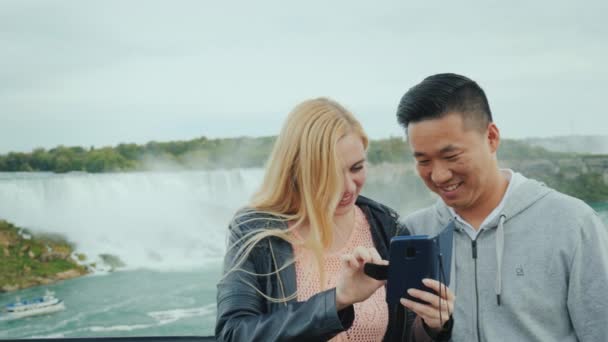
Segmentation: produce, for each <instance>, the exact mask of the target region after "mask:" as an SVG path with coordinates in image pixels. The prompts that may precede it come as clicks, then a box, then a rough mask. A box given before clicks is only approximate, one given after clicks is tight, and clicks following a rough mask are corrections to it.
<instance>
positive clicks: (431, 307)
mask: <svg viewBox="0 0 608 342" xmlns="http://www.w3.org/2000/svg"><path fill="white" fill-rule="evenodd" d="M422 282H423V283H424V285H425V286H426V287H428V288H430V289H431V290H433V291H435V293H431V292H426V291H420V290H417V289H409V290H407V293H408V294H409V295H410V296H412V297H416V298H418V299H420V300H422V301H424V302H427V303H428V304H420V303H417V302H414V301H411V300H407V299H405V298H401V304H403V306H405V307H406V308H408V309H410V310H412V311H413V312H415V313H416V315H418V316H420V318H422V320H423V321H424V323H426V325H428V326H429V327H430V328H432V329H435V330H440V329H441V328H442V327H443V325H444V324H445V322H447V321H448V320H449V319H450V315H451V314H452V312H454V298H455V296H454V293H453V292H452V290H450V289H449V288H448V287H447V286H445V285H444V284H442V283H440V282H438V281H436V280H433V279H424V280H422ZM440 288H441V291H440V290H439V289H440ZM438 294H439V295H438ZM440 302H441V305H439V304H440Z"/></svg>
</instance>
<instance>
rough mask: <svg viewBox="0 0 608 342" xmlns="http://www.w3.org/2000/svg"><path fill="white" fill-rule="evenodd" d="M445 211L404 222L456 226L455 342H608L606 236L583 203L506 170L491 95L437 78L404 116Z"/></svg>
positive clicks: (420, 166)
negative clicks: (500, 164) (501, 162)
mask: <svg viewBox="0 0 608 342" xmlns="http://www.w3.org/2000/svg"><path fill="white" fill-rule="evenodd" d="M397 118H398V121H399V123H400V124H401V125H402V126H403V127H404V128H405V131H406V135H407V139H408V142H409V144H410V147H411V150H412V153H413V156H414V158H415V162H416V169H417V171H418V174H419V176H420V177H421V178H422V180H423V181H424V183H425V184H426V186H427V187H428V188H429V189H430V190H431V191H433V192H435V193H436V194H437V195H439V197H440V198H439V199H438V201H437V203H436V204H435V205H434V206H432V207H429V208H425V209H422V210H420V211H418V212H415V213H413V214H411V215H409V216H408V217H406V218H405V225H406V227H407V228H408V229H409V230H410V231H411V232H412V233H413V234H436V233H437V232H439V231H440V230H441V229H443V227H445V226H446V225H447V224H448V223H449V222H450V221H455V225H456V231H455V234H454V257H453V258H452V259H453V260H454V262H453V265H452V267H454V272H452V274H453V277H452V279H451V282H450V287H451V288H452V289H453V290H454V292H455V293H456V307H455V312H454V316H453V317H454V330H453V333H452V336H453V340H454V341H604V340H605V339H606V336H608V324H606V322H607V319H608V296H607V295H606V290H607V289H608V232H607V230H606V228H605V227H604V226H603V225H602V223H601V221H600V219H599V217H598V216H597V214H596V213H595V212H594V211H593V209H591V208H590V207H589V206H588V205H586V204H585V203H584V202H582V201H580V200H578V199H575V198H573V197H569V196H567V195H564V194H562V193H559V192H557V191H555V190H553V189H550V188H548V187H546V186H544V185H543V184H541V183H539V182H537V181H535V180H532V179H528V178H526V177H524V176H523V175H522V174H520V173H517V172H514V171H512V170H509V169H500V168H499V167H498V161H497V159H496V151H497V150H498V147H499V145H500V131H499V129H498V127H497V126H496V124H495V123H494V122H493V121H492V114H491V111H490V106H489V104H488V100H487V98H486V95H485V93H484V91H483V90H482V89H481V88H480V87H479V86H478V85H477V83H475V82H474V81H472V80H470V79H469V78H467V77H464V76H460V75H456V74H438V75H433V76H430V77H427V78H426V79H424V80H423V81H422V82H421V83H419V84H417V85H416V86H414V87H413V88H411V89H410V90H408V91H407V93H405V95H404V96H403V97H402V99H401V102H400V103H399V108H398V110H397Z"/></svg>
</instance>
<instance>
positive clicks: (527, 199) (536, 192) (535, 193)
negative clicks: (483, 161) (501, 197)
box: [435, 178, 554, 229]
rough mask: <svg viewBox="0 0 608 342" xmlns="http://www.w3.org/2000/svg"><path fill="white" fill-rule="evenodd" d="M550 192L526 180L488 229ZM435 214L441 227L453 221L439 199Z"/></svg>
mask: <svg viewBox="0 0 608 342" xmlns="http://www.w3.org/2000/svg"><path fill="white" fill-rule="evenodd" d="M552 191H554V190H553V189H550V188H548V187H546V186H545V184H544V183H541V182H538V181H536V180H533V179H529V178H526V180H525V181H524V182H523V183H522V184H521V185H519V186H518V187H517V188H515V189H513V192H512V193H510V194H509V197H508V198H507V199H506V201H505V206H504V208H503V209H502V212H501V213H500V215H498V216H497V217H496V218H495V219H494V220H492V221H491V222H490V224H489V227H490V229H491V228H496V227H497V226H498V223H499V221H500V217H501V216H504V217H505V218H504V222H507V221H508V220H509V219H510V218H513V217H515V216H517V215H518V214H520V213H521V212H523V211H524V210H525V209H527V208H528V207H530V206H531V205H533V204H534V203H536V202H537V201H539V200H540V199H541V198H543V197H545V196H547V195H548V194H549V193H551V192H552ZM435 212H436V214H437V217H438V219H439V221H440V222H441V223H442V224H443V225H447V224H448V223H449V222H450V221H451V220H453V219H454V217H452V214H451V213H450V210H449V209H448V207H447V206H446V205H445V203H444V202H443V201H442V200H441V199H438V200H437V201H436V202H435Z"/></svg>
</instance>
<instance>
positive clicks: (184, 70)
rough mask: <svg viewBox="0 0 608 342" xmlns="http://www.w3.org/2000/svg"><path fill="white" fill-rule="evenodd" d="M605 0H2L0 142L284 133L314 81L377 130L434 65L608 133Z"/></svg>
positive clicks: (513, 130)
mask: <svg viewBox="0 0 608 342" xmlns="http://www.w3.org/2000/svg"><path fill="white" fill-rule="evenodd" d="M607 10H608V2H606V1H580V2H574V1H568V2H562V1H548V0H542V1H534V2H532V3H529V2H528V1H475V2H464V1H459V2H455V1H425V2H424V3H421V2H408V1H403V0H400V1H374V2H372V1H352V0H351V1H318V0H308V1H302V2H299V3H291V2H287V1H274V2H270V1H260V0H258V1H240V2H236V1H225V2H215V1H214V2H212V1H168V0H167V1H109V0H104V1H80V0H75V1H46V0H45V1H22V0H14V1H13V0H3V1H1V2H0V44H1V45H0V46H1V48H0V65H1V67H0V153H5V152H8V151H29V150H31V149H33V148H35V147H45V148H50V147H54V146H57V145H59V144H63V145H81V146H91V145H95V146H105V145H115V144H118V143H120V142H136V143H145V142H147V141H150V140H157V141H165V140H181V139H192V138H195V137H198V136H201V135H205V136H208V137H228V136H241V135H249V136H260V135H274V134H277V132H278V130H279V128H280V126H281V124H282V121H283V119H284V118H285V116H286V114H287V113H288V112H289V110H290V109H291V108H292V107H293V106H294V105H295V104H296V103H297V102H299V101H301V100H303V99H306V98H309V97H313V96H330V97H333V98H335V99H336V100H338V101H340V102H341V103H343V104H344V105H346V106H347V107H348V108H350V109H351V110H352V111H353V112H354V113H355V115H356V116H357V117H358V118H359V119H360V120H361V121H362V123H363V125H364V126H365V128H366V129H367V131H368V133H369V134H370V136H371V137H372V138H382V137H388V136H399V135H401V130H400V129H399V127H398V126H397V124H396V120H395V115H394V113H395V108H396V105H397V102H398V100H399V98H400V97H401V95H402V94H403V93H404V92H405V91H406V90H407V89H408V88H409V87H411V86H412V85H414V84H415V83H417V82H419V81H420V80H422V78H424V77H425V76H428V75H430V74H434V73H438V72H456V73H462V74H465V75H467V76H469V77H471V78H473V79H475V80H477V81H478V82H479V83H480V84H481V85H482V87H484V89H485V90H486V92H487V94H488V96H489V99H490V104H491V106H492V109H493V111H494V115H495V120H496V122H497V124H498V126H499V127H500V128H501V130H502V134H503V136H505V137H511V138H522V137H531V136H555V135H566V134H608V119H607V117H608V116H607V115H606V114H608V113H606V109H605V105H603V104H604V103H605V98H606V96H607V94H606V89H607V87H606V84H608V82H607V81H608V64H607V63H606V61H607V60H608V45H607V44H606V39H607V37H608V25H606V24H605V16H606V14H607V13H608V11H607Z"/></svg>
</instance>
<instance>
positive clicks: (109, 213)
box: [0, 169, 263, 271]
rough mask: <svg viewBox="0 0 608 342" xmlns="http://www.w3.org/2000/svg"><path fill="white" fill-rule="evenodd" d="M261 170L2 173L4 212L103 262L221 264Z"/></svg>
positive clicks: (175, 266)
mask: <svg viewBox="0 0 608 342" xmlns="http://www.w3.org/2000/svg"><path fill="white" fill-rule="evenodd" d="M262 175H263V170H261V169H242V170H217V171H181V172H180V171H174V172H141V173H109V174H86V173H68V174H51V173H4V174H0V218H1V219H6V220H8V221H10V222H12V223H14V224H16V225H18V226H23V227H26V228H28V229H30V230H31V231H33V232H34V233H37V232H50V233H60V234H63V235H65V236H66V237H67V239H68V240H70V241H72V242H74V243H75V244H76V248H77V250H78V251H79V252H83V253H85V254H86V255H87V256H88V258H89V259H88V260H87V261H86V262H88V263H90V262H97V263H99V259H98V257H97V256H98V255H100V254H112V255H116V256H118V257H119V258H120V259H121V260H122V261H123V262H125V263H126V265H127V268H130V269H133V268H148V269H156V270H162V271H171V270H183V269H191V268H195V267H201V266H204V265H206V264H209V263H215V264H217V263H219V261H220V260H221V258H222V257H223V254H224V250H225V234H226V231H227V226H228V223H229V221H230V219H231V217H232V215H233V214H234V212H235V211H236V210H237V209H238V208H239V207H241V206H244V205H245V204H246V203H247V202H248V200H249V198H250V196H251V194H252V193H253V192H254V191H255V189H256V187H257V186H258V184H259V183H260V181H261V179H262Z"/></svg>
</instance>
